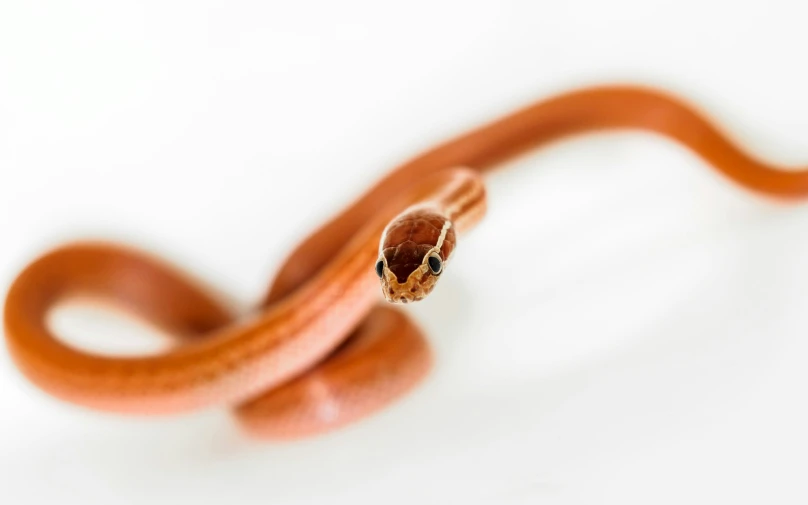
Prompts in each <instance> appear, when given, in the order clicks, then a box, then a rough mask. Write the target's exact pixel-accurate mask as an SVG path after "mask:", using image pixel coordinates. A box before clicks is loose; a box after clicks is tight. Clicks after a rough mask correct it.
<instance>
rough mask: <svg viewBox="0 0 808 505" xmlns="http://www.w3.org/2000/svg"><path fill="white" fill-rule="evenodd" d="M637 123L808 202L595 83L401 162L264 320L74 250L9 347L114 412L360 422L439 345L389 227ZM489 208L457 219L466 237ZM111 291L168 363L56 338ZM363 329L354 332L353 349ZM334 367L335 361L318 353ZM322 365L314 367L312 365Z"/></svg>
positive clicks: (296, 271)
mask: <svg viewBox="0 0 808 505" xmlns="http://www.w3.org/2000/svg"><path fill="white" fill-rule="evenodd" d="M616 129H635V130H645V131H651V132H656V133H658V134H662V135H664V136H666V137H669V138H671V139H674V140H677V141H679V142H681V143H682V144H684V145H686V146H687V147H689V148H690V149H692V150H693V151H694V152H696V153H697V154H699V155H700V156H701V157H702V158H704V159H705V161H707V162H708V163H709V164H710V165H711V166H713V167H715V168H716V169H717V170H718V171H720V172H721V173H723V174H724V175H725V176H727V177H728V178H729V179H731V180H734V181H735V182H736V183H738V184H740V185H742V186H744V187H746V188H747V189H750V190H752V191H755V192H757V193H760V194H765V195H769V196H773V197H778V198H781V199H796V198H801V197H804V196H806V195H808V171H800V172H796V171H786V170H785V169H780V168H778V167H774V166H770V165H767V164H764V163H762V162H760V161H758V160H756V159H753V158H752V157H750V156H749V155H747V154H745V153H744V152H743V151H741V150H740V149H739V148H737V147H736V146H734V145H733V144H732V143H731V142H730V140H729V139H728V137H726V136H724V135H723V134H722V133H721V132H719V130H718V129H717V128H715V127H714V126H712V125H711V124H710V123H709V122H708V121H707V120H705V119H704V118H703V117H702V116H701V115H699V114H698V113H696V112H695V111H694V110H693V109H691V108H689V107H688V106H686V105H684V104H683V103H681V102H679V101H678V100H676V99H674V98H672V97H669V96H667V95H665V94H663V93H660V92H657V91H652V90H648V89H643V88H635V87H598V88H591V89H585V90H580V91H574V92H570V93H567V94H563V95H559V96H557V97H554V98H551V99H549V100H546V101H543V102H539V103H537V104H535V105H533V106H531V107H528V108H526V109H523V110H521V111H519V112H516V113H514V114H512V115H510V116H507V117H505V118H503V119H501V120H499V121H497V122H495V123H492V124H490V125H488V126H485V127H482V128H480V129H477V130H475V131H472V132H471V133H468V134H466V135H464V136H462V137H459V138H457V139H455V140H453V141H451V142H448V143H446V144H443V145H442V146H439V147H437V148H436V149H433V150H431V151H428V152H427V153H425V154H423V155H421V156H419V157H418V158H416V159H414V160H412V161H410V162H408V163H406V164H404V165H402V166H401V167H399V168H398V169H396V170H394V171H393V172H392V173H391V174H390V175H388V176H387V177H386V178H384V179H382V180H381V181H379V182H378V183H377V184H376V185H375V186H374V187H373V188H372V189H371V190H370V191H369V192H367V193H366V194H365V195H364V196H363V197H362V198H360V199H359V200H357V201H356V202H354V203H353V204H352V205H351V206H350V207H348V208H347V209H346V210H344V211H343V212H342V213H340V214H339V215H337V216H336V217H335V218H333V219H332V220H331V221H330V222H328V223H327V224H326V225H325V226H323V227H322V228H321V229H320V230H318V231H317V232H316V233H314V234H313V235H311V236H310V237H309V238H308V239H307V240H305V241H304V242H303V243H302V244H300V245H299V246H298V247H297V249H295V250H294V251H293V252H292V254H290V255H289V259H288V260H287V261H286V262H285V264H284V265H283V267H282V268H281V270H280V271H279V274H278V276H277V278H276V279H275V282H274V283H273V285H272V288H271V290H270V292H269V294H268V295H267V297H266V299H265V300H264V302H263V303H262V304H261V305H260V306H259V307H258V308H257V310H256V311H255V313H253V314H251V315H249V316H248V317H245V318H242V319H238V320H235V319H234V318H233V316H232V315H231V314H229V313H228V312H227V310H225V309H224V308H223V307H222V305H221V304H220V303H219V302H217V301H216V299H215V298H214V297H213V296H212V295H210V294H208V293H207V292H206V291H205V290H204V289H203V288H201V287H200V286H199V285H198V284H197V283H195V282H194V281H192V280H190V279H188V278H186V277H184V276H183V275H182V274H180V273H178V272H176V271H175V270H173V269H172V268H171V267H169V266H167V265H165V264H163V263H161V262H159V261H158V260H156V259H153V258H149V257H147V256H145V255H143V254H141V253H137V252H134V251H131V250H127V249H123V248H120V247H118V246H113V245H105V244H74V245H68V246H65V247H62V248H60V249H58V250H56V251H53V252H51V253H49V254H47V255H46V256H44V257H42V258H40V259H39V260H37V261H35V262H33V263H32V264H31V265H29V266H28V267H27V268H26V269H25V270H24V271H23V272H22V273H21V274H20V275H19V277H18V278H17V279H16V280H15V281H14V283H13V285H12V286H11V289H10V290H9V293H8V296H7V299H6V305H5V314H4V317H5V329H6V332H5V334H6V340H7V345H8V348H9V351H10V352H11V355H12V356H13V358H14V360H15V362H16V363H17V365H18V366H19V368H20V369H21V370H22V371H23V373H24V374H25V375H26V376H27V377H28V378H29V379H31V380H32V381H33V382H34V383H36V384H37V385H38V386H40V387H41V388H42V389H44V390H46V391H48V392H49V393H51V394H53V395H55V396H57V397H60V398H62V399H65V400H68V401H72V402H75V403H79V404H82V405H86V406H90V407H95V408H99V409H104V410H111V411H117V412H130V413H172V412H181V411H187V410H191V409H197V408H202V407H207V406H212V405H220V404H226V405H238V407H237V410H236V414H237V416H238V418H239V419H240V421H241V422H242V423H243V424H244V426H245V427H247V428H248V429H249V430H250V432H252V433H254V434H257V435H260V436H265V437H297V436H302V435H308V434H313V433H317V432H321V431H324V430H327V429H331V428H334V427H336V426H340V425H343V424H345V423H348V422H351V421H352V420H355V419H357V418H359V417H362V416H364V415H366V414H368V413H369V412H372V411H374V410H376V409H378V408H380V407H381V406H383V405H385V404H387V403H389V402H390V401H391V400H393V399H394V398H395V397H397V396H398V395H400V394H402V393H403V392H405V391H407V390H408V389H410V388H411V387H412V386H413V385H414V384H415V383H416V382H417V381H418V380H419V379H420V378H421V377H422V376H423V375H424V373H425V372H426V370H427V369H428V366H429V360H430V357H429V352H428V349H427V346H426V344H425V342H424V341H423V339H422V337H421V334H420V332H419V331H418V330H417V328H416V327H415V326H414V325H412V323H411V322H409V320H408V319H406V318H405V317H404V316H403V315H402V314H401V313H400V312H397V311H395V310H393V309H392V308H391V307H390V306H384V307H382V306H378V305H377V300H378V299H379V295H378V290H379V279H377V278H376V277H375V273H374V272H373V268H372V267H373V265H374V263H375V262H376V260H377V259H378V255H379V237H380V234H381V233H382V231H383V229H384V228H385V225H386V224H387V222H389V221H390V219H392V218H394V217H395V216H396V215H398V214H399V213H400V212H401V211H402V210H403V209H406V208H407V207H408V206H410V205H413V204H416V203H419V202H421V203H423V202H426V203H428V204H429V205H432V206H434V207H435V208H437V209H439V210H440V211H441V212H446V213H447V214H451V212H449V211H450V209H452V208H457V207H462V204H461V202H463V201H468V200H469V199H470V198H472V197H470V195H475V194H481V193H482V185H481V183H480V180H479V178H478V177H477V175H476V174H475V173H472V172H470V171H468V170H459V171H458V170H451V169H452V168H453V167H468V168H470V169H472V170H473V171H474V172H476V173H480V172H485V171H487V170H490V169H492V168H494V167H496V166H497V165H499V164H500V163H502V162H503V161H505V160H507V159H508V158H510V157H512V156H514V155H517V154H519V153H522V152H524V151H526V150H528V149H530V148H535V147H538V146H539V145H543V144H547V143H548V142H551V141H554V140H558V139H561V138H563V137H567V136H569V135H573V134H580V133H584V132H591V131H602V130H616ZM480 212H481V209H480V207H479V206H472V207H471V208H469V209H467V214H464V213H463V212H460V213H456V215H454V216H453V217H454V221H453V226H456V227H457V229H458V230H460V231H462V230H464V229H465V228H468V227H470V226H471V225H473V224H474V222H476V220H477V219H478V218H479V216H480ZM87 294H89V295H95V296H100V297H102V298H108V299H112V300H113V301H115V302H116V303H117V304H119V305H121V306H123V307H124V308H127V309H128V310H131V311H133V312H135V313H136V314H138V315H139V316H141V317H143V318H145V319H147V320H149V321H151V322H153V323H154V324H156V325H157V326H159V327H161V328H162V329H164V330H165V331H166V332H167V333H169V334H172V335H174V336H176V337H177V338H178V339H179V340H180V343H181V345H178V346H177V347H176V349H174V350H172V351H170V352H168V353H166V354H164V355H160V356H148V357H105V356H97V355H91V354H88V353H84V352H81V351H78V350H75V349H73V348H71V347H69V346H67V345H65V344H62V343H61V342H60V341H59V340H58V339H57V338H56V337H55V336H54V335H53V334H52V333H51V332H50V330H49V328H48V326H47V324H46V315H47V313H48V311H49V309H50V308H52V307H53V306H54V305H55V304H57V303H58V302H60V301H62V300H64V299H65V298H68V297H71V296H74V295H87ZM357 327H358V329H357V330H356V336H355V337H354V338H353V339H350V340H349V341H348V343H347V344H344V345H343V346H342V347H339V349H338V350H337V352H336V353H334V354H333V355H331V357H330V358H328V359H327V360H326V358H327V357H328V356H329V354H330V353H332V352H334V350H335V349H337V348H338V346H340V344H343V343H344V342H345V341H346V339H348V338H349V336H350V335H351V331H352V330H354V329H355V328H357ZM324 360H325V361H324ZM315 365H317V366H316V367H315Z"/></svg>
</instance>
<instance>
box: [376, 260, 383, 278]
mask: <svg viewBox="0 0 808 505" xmlns="http://www.w3.org/2000/svg"><path fill="white" fill-rule="evenodd" d="M376 275H378V276H379V279H381V278H382V275H384V261H382V260H379V261H377V262H376Z"/></svg>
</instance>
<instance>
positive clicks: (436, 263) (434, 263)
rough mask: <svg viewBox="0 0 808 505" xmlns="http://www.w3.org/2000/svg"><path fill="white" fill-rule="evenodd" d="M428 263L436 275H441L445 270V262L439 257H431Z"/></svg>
mask: <svg viewBox="0 0 808 505" xmlns="http://www.w3.org/2000/svg"><path fill="white" fill-rule="evenodd" d="M426 261H427V263H429V269H430V270H431V271H432V273H433V274H434V275H438V274H440V272H441V270H443V262H442V261H441V260H440V258H439V257H438V256H437V255H435V256H430V257H429V259H428V260H426Z"/></svg>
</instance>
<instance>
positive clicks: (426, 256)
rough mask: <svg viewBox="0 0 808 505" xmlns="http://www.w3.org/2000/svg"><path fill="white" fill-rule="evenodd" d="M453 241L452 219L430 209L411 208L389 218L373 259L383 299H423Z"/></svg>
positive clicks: (447, 257)
mask: <svg viewBox="0 0 808 505" xmlns="http://www.w3.org/2000/svg"><path fill="white" fill-rule="evenodd" d="M455 243H456V237H455V231H454V228H453V226H452V222H451V221H450V220H449V219H448V218H447V217H445V216H444V215H443V214H441V213H440V212H438V211H436V210H434V209H429V208H413V209H410V210H407V211H405V212H404V213H402V214H400V215H399V216H398V217H396V218H395V219H393V220H392V221H391V222H390V224H388V225H387V228H385V230H384V233H383V234H382V238H381V243H380V247H379V249H380V253H379V259H378V261H377V262H376V275H378V276H379V280H380V282H381V287H382V294H383V295H384V297H385V299H387V301H389V302H393V303H409V302H416V301H419V300H422V299H424V298H425V297H426V296H427V295H428V294H429V293H431V292H432V290H433V289H434V288H435V285H436V284H437V282H438V279H439V278H440V275H441V274H442V273H443V270H444V269H445V267H446V263H447V261H448V260H449V257H450V256H451V254H452V251H453V250H454V247H455Z"/></svg>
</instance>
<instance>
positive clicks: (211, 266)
mask: <svg viewBox="0 0 808 505" xmlns="http://www.w3.org/2000/svg"><path fill="white" fill-rule="evenodd" d="M74 4H77V5H74ZM293 4H295V6H294V7H292V6H291V5H293ZM382 4H383V3H382V2H372V1H353V0H341V1H339V2H332V1H320V2H297V3H294V2H258V1H256V2H238V3H236V2H225V1H218V2H213V1H210V2H200V1H195V2H182V3H181V2H171V3H166V2H150V3H148V4H146V3H144V2H129V3H126V4H125V5H122V4H121V3H120V2H103V1H97V2H57V1H50V2H42V1H35V2H28V1H4V2H3V3H2V6H0V210H2V212H0V232H2V233H0V246H1V247H0V284H2V286H3V290H5V289H7V286H8V285H9V284H10V282H11V281H12V279H13V277H14V275H15V274H16V272H18V271H19V270H20V269H21V268H22V267H23V266H24V265H25V264H26V262H27V261H29V260H30V259H31V258H32V257H33V256H35V255H37V254H40V253H43V252H44V251H46V250H47V249H48V248H49V247H52V246H54V245H56V244H59V243H62V242H64V241H67V240H73V239H78V238H90V237H92V238H108V239H114V240H120V241H124V242H126V243H129V244H133V245H136V246H138V247H142V248H145V249H147V250H149V251H152V252H156V253H159V254H161V255H163V256H165V257H166V258H168V259H169V260H170V261H172V262H175V263H179V264H181V265H183V266H184V267H185V268H186V269H187V270H189V271H190V272H192V273H194V274H196V275H199V276H201V277H203V278H204V279H206V280H207V281H208V282H210V283H212V284H213V285H214V286H216V287H217V288H219V289H221V290H222V291H224V292H226V293H227V294H228V295H230V296H232V297H234V298H235V299H236V300H237V301H238V302H239V303H243V304H244V305H245V306H247V305H249V304H250V303H252V302H254V301H255V300H257V299H258V297H259V296H260V295H261V294H262V293H263V292H264V290H265V287H266V285H267V283H268V280H269V279H270V278H271V276H272V273H273V271H274V269H275V267H276V266H277V265H278V263H279V262H280V261H281V259H282V258H283V257H284V255H285V254H286V252H287V251H288V250H289V249H290V248H291V247H292V245H293V244H295V243H296V241H298V240H300V239H301V238H303V237H304V236H305V235H306V233H307V232H309V231H311V230H312V229H313V228H314V227H316V225H318V224H319V223H320V222H322V221H323V220H324V219H326V218H327V216H329V215H330V214H332V213H333V212H335V211H336V210H337V209H339V208H340V207H341V206H343V205H345V204H347V203H348V202H349V201H350V200H351V199H352V198H354V197H355V196H357V195H358V194H359V193H360V192H361V191H362V190H363V189H365V188H366V187H367V186H368V185H369V184H371V183H372V182H373V181H374V180H376V179H377V178H379V177H381V176H383V175H384V174H385V173H386V172H387V171H388V170H390V169H391V168H392V167H393V166H395V165H396V164H397V163H399V162H401V161H404V160H405V159H407V158H409V157H411V156H413V155H415V154H417V153H418V152H420V151H421V150H423V149H427V148H429V147H432V146H433V145H434V144H435V143H437V142H439V141H442V140H445V139H447V138H449V137H451V136H454V135H457V134H461V133H463V132H465V131H467V130H468V129H470V128H472V127H474V126H477V125H479V124H481V123H482V122H486V121H489V120H491V119H494V118H496V117H498V116H500V115H502V114H505V113H507V112H510V111H511V110H513V109H515V108H518V107H520V106H523V105H526V104H528V103H530V102H532V101H534V100H537V99H541V98H543V97H546V96H548V95H550V94H553V93H556V92H559V91H563V90H566V89H569V88H572V87H579V86H582V85H586V84H595V83H601V82H614V81H623V82H640V83H644V84H650V85H655V86H661V87H664V88H666V89H668V90H671V91H674V92H676V93H678V94H681V95H683V96H685V97H687V98H688V100H690V101H692V102H694V103H696V104H698V105H699V106H700V107H701V108H703V109H704V110H706V111H708V112H709V114H710V115H711V116H712V117H714V118H716V120H717V121H719V122H720V123H721V124H722V125H724V127H725V129H726V130H727V131H729V132H730V133H731V135H732V136H733V137H734V138H735V139H737V140H738V141H740V142H742V143H743V144H744V145H745V146H746V147H747V148H748V149H749V150H751V151H752V152H754V153H755V154H757V155H759V156H762V157H766V158H767V159H771V160H773V161H778V162H781V163H786V164H795V165H796V164H799V162H800V161H805V160H808V91H806V90H808V71H806V49H808V34H806V31H805V19H806V12H805V8H804V5H805V2H801V1H797V0H795V1H791V2H788V1H771V0H770V1H767V2H740V1H727V2H706V1H703V0H702V1H684V0H677V1H668V2H634V1H629V0H609V1H608V2H604V1H583V0H577V1H563V2H561V1H555V2H528V1H525V2H515V1H510V2H503V1H497V2H471V1H468V0H464V1H454V2H434V1H421V0H416V1H410V2H395V3H393V2H389V3H386V5H387V6H383V5H382ZM489 194H490V212H489V214H488V216H487V218H486V220H485V221H484V222H483V224H481V226H480V227H479V228H478V229H477V230H476V231H475V232H474V233H473V234H472V235H470V236H468V237H467V238H466V239H465V240H463V241H462V242H461V243H460V244H459V249H458V251H457V253H458V254H457V256H456V259H455V260H454V261H453V263H452V265H451V271H447V273H446V275H445V278H444V279H443V281H442V282H441V285H440V286H439V289H438V290H436V292H435V293H434V294H433V295H432V296H431V297H430V299H429V300H427V301H426V302H425V303H422V304H419V305H417V306H411V307H407V310H408V311H409V312H410V313H412V314H413V315H414V317H416V318H417V320H418V321H419V323H420V324H421V325H422V327H423V328H424V329H426V330H427V331H428V333H429V335H430V337H431V341H432V342H433V344H434V349H435V353H436V357H437V366H436V369H435V371H434V373H433V374H432V375H431V376H430V377H429V379H428V380H427V382H426V383H425V384H424V385H423V386H422V387H420V388H419V389H418V390H417V391H416V392H415V393H414V394H412V395H410V396H409V397H407V399H406V400H404V401H402V402H400V403H398V404H396V405H395V406H394V407H393V408H391V409H389V410H387V411H385V412H384V413H382V414H380V415H377V416H375V417H373V418H371V419H369V420H367V421H365V422H362V423H360V424H357V425H354V426H352V427H350V428H348V429H345V430H343V431H340V432H337V433H334V434H331V435H328V436H324V437H319V438H315V439H311V440H307V441H303V442H298V443H291V444H268V443H260V442H255V441H252V440H249V439H246V438H243V437H242V435H241V434H240V433H239V431H238V430H237V429H236V427H234V425H233V423H232V420H231V419H230V417H229V416H228V414H227V413H226V411H224V410H215V411H211V412H203V413H198V414H192V415H188V416H183V417H173V418H161V419H129V418H121V417H117V416H111V415H106V414H99V413H96V412H90V411H85V410H82V409H78V408H76V407H73V406H71V405H68V404H65V403H61V402H57V401H55V400H53V399H51V398H50V397H48V396H46V395H44V394H43V393H41V392H39V391H38V390H36V389H35V388H33V387H32V386H30V385H29V384H28V383H27V382H26V381H24V380H23V379H22V378H21V376H20V375H19V374H18V372H17V371H16V369H15V368H14V367H13V366H12V364H11V362H10V361H9V359H8V356H7V355H6V354H5V353H2V354H0V501H2V502H3V503H9V504H17V503H57V502H61V503H71V504H72V503H76V504H85V505H89V504H95V503H98V504H109V503H149V504H151V505H156V504H162V503H172V504H177V503H197V504H203V503H219V504H220V503H225V502H227V503H239V504H250V503H281V504H297V503H313V504H322V503H329V504H340V503H352V504H356V503H374V504H375V503H439V502H442V503H504V504H511V503H514V504H521V503H547V504H556V503H620V504H629V503H631V504H633V503H637V504H646V503H655V504H663V503H677V504H678V503H705V504H706V503H709V504H713V503H730V502H734V503H764V502H769V503H778V504H784V503H805V502H806V500H808V488H806V484H805V476H806V471H808V462H807V460H808V456H806V454H808V433H807V432H806V429H805V427H806V426H808V409H807V408H806V405H808V398H806V393H805V390H806V386H808V366H806V363H808V338H806V331H807V330H808V317H806V315H805V314H806V309H808V290H806V288H805V286H806V282H808V260H806V258H808V208H806V207H804V206H803V207H786V206H777V205H773V204H771V203H768V202H763V201H761V200H760V199H757V198H754V197H751V196H750V195H748V194H746V193H744V192H742V191H740V190H738V189H737V188H735V187H734V186H731V185H729V184H727V183H726V182H725V181H724V180H723V179H721V178H720V177H718V176H716V175H714V173H713V172H711V171H710V170H709V169H708V168H707V166H706V165H705V164H704V163H703V162H701V161H700V160H699V159H698V158H696V157H695V156H693V155H692V154H691V153H690V152H688V151H686V150H685V149H683V148H681V147H680V146H678V145H674V144H672V143H669V142H667V141H665V140H662V139H660V138H657V137H653V136H650V135H644V134H629V133H622V134H610V135H598V136H590V137H586V138H581V139H578V140H574V141H570V142H565V143H563V144H558V145H555V146H552V147H550V148H547V149H543V150H540V151H537V152H536V153H535V154H534V155H531V156H529V157H527V158H525V159H523V160H520V161H519V162H518V163H513V164H511V165H510V166H508V167H505V170H503V171H502V172H501V173H498V174H497V175H495V176H494V177H491V178H490V186H489ZM369 268H370V266H369ZM57 316H58V317H57V323H58V324H59V325H60V326H62V327H63V328H64V331H65V332H66V335H67V336H68V337H70V339H71V340H72V341H74V342H76V343H78V344H81V345H89V346H95V347H96V348H114V349H122V350H127V351H131V352H134V351H139V350H147V349H153V348H154V342H156V340H152V339H150V338H147V337H149V335H145V333H144V331H142V330H138V329H137V328H133V327H132V326H131V325H129V324H123V323H121V322H119V321H118V320H116V319H110V317H109V316H105V315H104V314H103V313H100V312H95V311H91V310H88V309H83V310H78V309H77V310H73V311H72V312H71V311H69V312H64V311H63V312H60V313H59V314H57ZM110 333H115V334H114V335H110ZM118 334H120V335H118ZM105 346H106V347H105ZM191 500H193V501H191Z"/></svg>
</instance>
